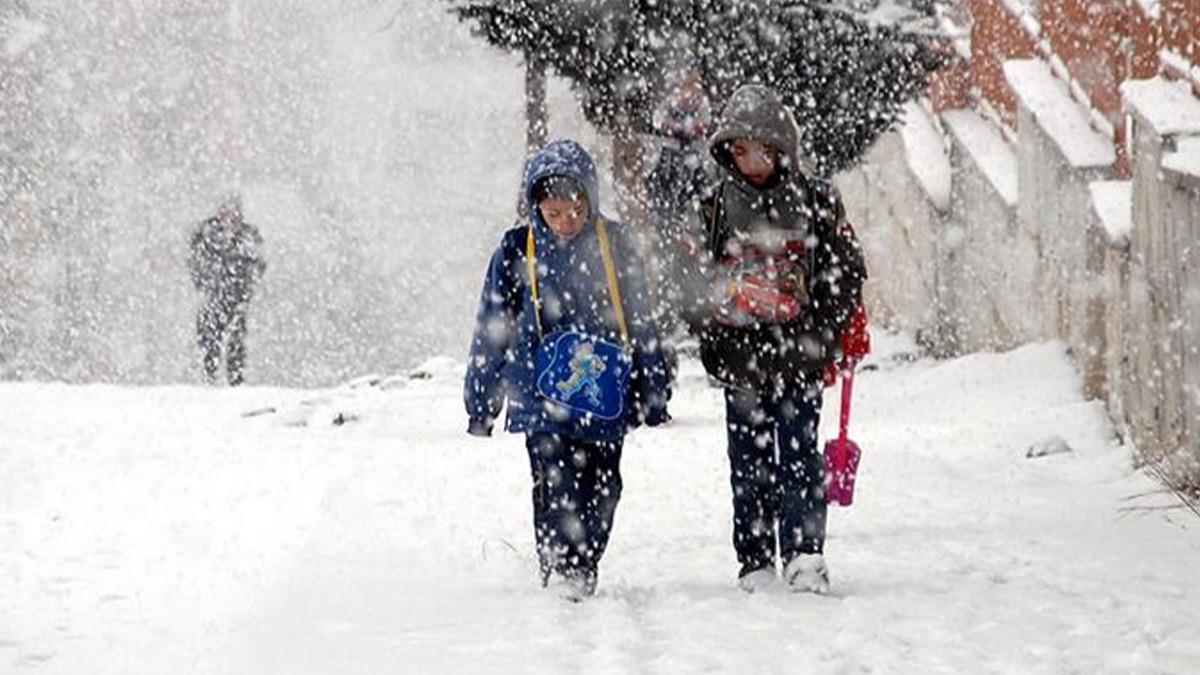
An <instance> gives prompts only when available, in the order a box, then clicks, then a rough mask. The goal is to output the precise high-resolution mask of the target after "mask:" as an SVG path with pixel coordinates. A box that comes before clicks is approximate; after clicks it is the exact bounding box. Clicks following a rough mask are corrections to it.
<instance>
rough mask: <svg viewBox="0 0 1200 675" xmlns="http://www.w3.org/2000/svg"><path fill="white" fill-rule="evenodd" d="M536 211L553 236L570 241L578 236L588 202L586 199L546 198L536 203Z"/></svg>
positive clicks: (584, 220) (585, 218)
mask: <svg viewBox="0 0 1200 675" xmlns="http://www.w3.org/2000/svg"><path fill="white" fill-rule="evenodd" d="M538 210H539V211H541V212H542V220H544V221H546V225H548V226H550V229H551V230H552V231H553V232H554V234H556V235H558V236H559V237H561V238H563V239H570V238H571V237H574V236H575V235H577V234H579V231H580V230H582V229H583V225H584V223H586V222H587V217H588V202H587V198H586V197H579V198H578V199H563V198H562V197H547V198H546V199H543V200H542V201H540V202H538Z"/></svg>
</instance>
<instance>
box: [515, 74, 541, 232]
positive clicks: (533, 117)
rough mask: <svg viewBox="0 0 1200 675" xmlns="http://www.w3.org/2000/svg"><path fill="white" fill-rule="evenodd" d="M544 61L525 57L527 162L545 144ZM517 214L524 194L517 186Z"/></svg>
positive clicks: (523, 203) (521, 210)
mask: <svg viewBox="0 0 1200 675" xmlns="http://www.w3.org/2000/svg"><path fill="white" fill-rule="evenodd" d="M547 119H548V115H547V112H546V63H545V62H544V61H540V60H538V59H535V58H533V57H532V56H527V57H526V58H525V161H526V162H528V161H529V160H530V159H531V158H532V157H533V156H534V155H535V154H537V152H538V150H541V149H542V146H543V145H545V144H546V129H547ZM517 214H518V215H519V216H520V217H521V218H524V217H525V216H526V215H528V214H527V213H526V212H525V195H524V191H523V190H522V189H521V187H520V186H518V188H517Z"/></svg>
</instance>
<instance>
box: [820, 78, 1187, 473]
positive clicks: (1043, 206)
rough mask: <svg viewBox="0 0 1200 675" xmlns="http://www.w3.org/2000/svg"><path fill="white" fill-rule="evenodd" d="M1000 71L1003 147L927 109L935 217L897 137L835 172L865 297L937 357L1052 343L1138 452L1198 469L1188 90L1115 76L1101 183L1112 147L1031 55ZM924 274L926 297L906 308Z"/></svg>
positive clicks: (989, 133)
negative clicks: (1120, 100)
mask: <svg viewBox="0 0 1200 675" xmlns="http://www.w3.org/2000/svg"><path fill="white" fill-rule="evenodd" d="M1007 70H1008V72H1009V74H1010V76H1012V77H1011V80H1012V84H1013V88H1014V90H1016V91H1017V92H1018V99H1019V104H1018V120H1019V125H1020V126H1019V129H1018V131H1017V134H1016V138H1015V142H1010V141H1009V140H1007V139H1006V138H1005V137H1004V135H1003V134H1001V132H1000V130H999V128H998V127H996V126H995V124H994V123H992V122H991V121H990V120H987V119H985V118H984V117H981V116H980V115H979V114H977V113H976V112H974V111H972V110H950V111H945V112H943V113H942V114H941V115H940V128H941V130H942V131H943V132H944V134H945V138H946V139H947V147H948V148H949V153H948V160H949V164H950V166H951V169H952V171H951V175H952V176H953V184H952V188H951V192H950V194H951V199H950V200H949V203H950V208H949V210H948V211H947V212H944V213H943V212H941V211H939V210H937V209H935V208H934V207H933V205H934V204H935V203H936V202H937V201H938V195H937V191H936V190H931V189H930V181H928V180H922V175H921V172H919V171H916V170H914V169H913V167H911V165H908V166H906V164H905V162H904V161H903V160H904V155H903V154H902V153H903V148H904V142H905V137H906V135H904V134H899V133H897V134H892V135H890V136H889V137H887V138H885V139H883V140H882V141H881V142H880V143H879V144H878V146H877V147H876V148H875V150H874V151H873V153H872V155H871V156H870V157H869V159H868V162H867V163H866V165H865V166H863V167H861V168H859V169H857V170H856V171H854V172H852V173H850V174H847V175H845V176H843V177H842V179H841V185H842V187H843V191H844V192H845V195H846V199H847V201H848V202H849V209H850V213H851V215H852V217H854V218H855V219H856V220H855V222H856V223H857V224H858V225H859V228H860V231H861V232H862V237H863V239H864V245H865V248H866V252H867V257H868V264H869V266H870V269H871V272H872V277H873V281H872V286H871V288H872V290H873V293H872V294H871V295H870V297H869V301H870V303H871V305H872V308H873V309H874V311H875V314H876V316H877V317H879V316H882V317H884V318H885V320H886V321H887V322H888V323H890V324H893V325H897V326H903V327H908V328H914V329H916V331H917V332H918V334H919V335H924V336H929V337H930V338H931V339H929V340H927V343H928V344H929V345H930V346H932V347H935V348H937V349H938V350H939V351H942V352H944V353H946V352H948V353H961V352H969V351H976V350H981V349H986V350H990V349H1003V348H1007V347H1011V346H1013V345H1016V344H1019V343H1023V342H1027V341H1031V340H1042V339H1058V340H1062V341H1063V342H1064V343H1066V344H1067V345H1068V347H1069V348H1070V349H1071V351H1072V353H1073V354H1074V356H1075V359H1076V363H1077V364H1078V365H1079V367H1080V370H1081V372H1082V374H1083V382H1084V388H1085V393H1086V394H1087V395H1088V396H1089V397H1090V398H1094V399H1101V400H1105V401H1106V402H1107V405H1108V408H1109V411H1110V413H1111V414H1112V415H1113V417H1114V419H1115V420H1117V422H1118V423H1119V424H1120V425H1121V426H1123V427H1124V428H1126V429H1127V430H1128V432H1129V433H1130V434H1131V436H1132V437H1133V439H1134V440H1135V442H1136V446H1137V448H1138V451H1139V454H1140V457H1141V458H1142V459H1143V460H1157V459H1160V458H1163V457H1167V456H1171V457H1173V459H1172V461H1173V462H1175V464H1173V465H1172V466H1171V467H1170V468H1169V470H1170V471H1173V472H1175V473H1176V474H1177V475H1188V474H1190V475H1192V476H1194V477H1196V480H1200V256H1197V255H1196V253H1195V247H1196V242H1197V241H1200V101H1197V100H1196V99H1195V98H1194V97H1193V96H1191V94H1189V93H1187V92H1186V90H1185V88H1183V87H1181V86H1178V85H1175V84H1170V83H1165V82H1158V83H1153V82H1151V83H1135V84H1133V85H1131V86H1128V89H1127V90H1126V107H1127V110H1128V111H1129V112H1130V113H1131V114H1132V115H1133V117H1134V119H1135V120H1136V121H1135V124H1134V129H1135V134H1134V139H1135V142H1134V145H1135V147H1134V148H1133V152H1132V166H1133V177H1132V180H1131V181H1117V180H1111V178H1112V174H1113V169H1112V165H1113V162H1114V160H1115V156H1114V154H1113V153H1112V146H1111V142H1109V141H1107V140H1106V139H1104V138H1103V136H1098V135H1097V132H1095V131H1093V130H1092V129H1091V128H1090V127H1089V126H1088V124H1087V120H1086V118H1085V117H1084V116H1083V115H1084V112H1083V111H1081V110H1079V109H1078V108H1077V107H1075V104H1074V103H1073V102H1072V101H1071V99H1070V98H1069V95H1068V93H1067V91H1066V89H1065V87H1063V86H1061V85H1060V84H1058V83H1056V82H1054V81H1053V78H1052V77H1051V76H1050V73H1049V71H1048V70H1045V66H1043V65H1041V64H1037V63H1032V62H1028V61H1025V62H1019V63H1016V64H1013V63H1010V64H1009V66H1008V68H1007ZM907 136H908V137H911V136H912V134H908V135H907ZM856 200H857V201H860V202H861V203H860V204H855V203H854V202H855V201H856ZM914 232H918V233H924V234H926V235H927V237H928V238H927V239H926V240H925V241H927V244H926V246H925V247H924V248H923V250H922V251H921V253H920V255H917V256H913V255H910V254H909V253H908V251H906V249H905V248H904V246H903V245H902V243H903V242H906V241H909V240H911V239H912V233H914ZM931 280H932V281H931ZM923 285H925V286H926V287H927V288H928V293H927V294H926V296H925V297H926V298H927V302H926V303H924V304H921V303H914V302H912V292H911V289H913V288H916V287H922V286H923Z"/></svg>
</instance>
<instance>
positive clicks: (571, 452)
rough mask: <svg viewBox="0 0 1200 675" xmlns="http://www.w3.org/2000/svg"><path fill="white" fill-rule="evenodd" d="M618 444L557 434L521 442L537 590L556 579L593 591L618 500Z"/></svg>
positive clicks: (619, 452) (541, 435) (536, 435)
mask: <svg viewBox="0 0 1200 675" xmlns="http://www.w3.org/2000/svg"><path fill="white" fill-rule="evenodd" d="M623 443H624V441H623V440H616V441H597V442H589V441H582V440H579V439H575V438H567V437H565V436H559V435H557V434H530V435H528V436H526V437H525V447H526V448H527V449H528V450H529V467H530V472H531V474H532V476H533V530H534V540H535V542H536V546H537V553H538V562H539V565H540V567H541V572H542V582H543V584H545V583H546V582H547V581H548V580H549V578H550V575H551V574H558V575H561V576H563V577H566V578H569V579H575V580H579V581H582V582H584V583H585V584H588V585H591V586H593V587H594V585H595V583H596V570H597V567H598V565H599V563H600V558H601V556H603V555H604V549H605V548H606V547H607V546H608V536H609V533H610V532H611V531H612V525H613V516H614V514H615V513H616V511H617V502H618V501H620V499H621V467H620V464H621V447H622V445H623Z"/></svg>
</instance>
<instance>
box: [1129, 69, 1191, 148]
mask: <svg viewBox="0 0 1200 675" xmlns="http://www.w3.org/2000/svg"><path fill="white" fill-rule="evenodd" d="M1186 86H1187V85H1186V84H1183V83H1175V82H1168V81H1167V80H1164V79H1162V78H1161V77H1156V78H1154V79H1150V80H1130V81H1128V82H1126V83H1124V84H1122V85H1121V95H1122V97H1123V98H1124V99H1125V105H1126V106H1128V107H1129V108H1131V109H1132V110H1133V111H1134V112H1136V113H1137V114H1138V116H1140V117H1141V118H1142V119H1144V120H1146V123H1147V124H1149V125H1150V127H1151V128H1152V129H1154V132H1155V133H1157V134H1158V135H1159V136H1169V135H1171V134H1195V133H1200V101H1197V100H1196V98H1195V97H1194V96H1192V94H1191V92H1190V91H1188V90H1187V89H1186V88H1185V87H1186Z"/></svg>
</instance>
